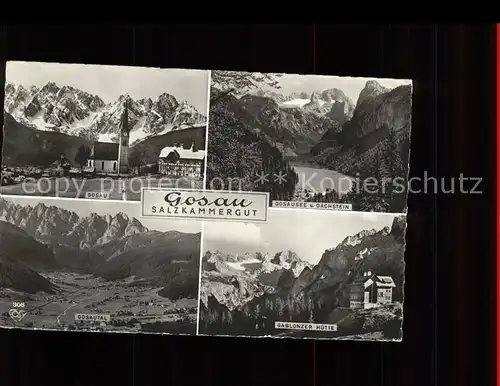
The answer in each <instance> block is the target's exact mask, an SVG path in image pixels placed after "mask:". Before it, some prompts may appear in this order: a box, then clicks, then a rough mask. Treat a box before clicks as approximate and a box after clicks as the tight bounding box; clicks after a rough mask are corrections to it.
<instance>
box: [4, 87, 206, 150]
mask: <svg viewBox="0 0 500 386" xmlns="http://www.w3.org/2000/svg"><path fill="white" fill-rule="evenodd" d="M125 103H127V105H128V109H129V112H128V119H129V126H130V128H131V130H130V141H131V143H134V142H137V141H141V140H144V139H145V138H148V137H151V136H157V135H162V134H166V133H168V132H170V131H173V130H182V129H185V128H191V127H196V126H204V125H205V124H206V117H205V116H204V115H203V114H202V113H200V112H198V111H197V110H196V108H195V107H194V106H192V105H190V104H189V103H188V102H186V101H178V100H177V99H176V98H175V97H174V96H173V95H170V94H168V93H163V94H161V95H159V96H158V97H155V98H150V97H144V98H142V99H138V100H134V99H132V97H131V96H130V95H128V94H126V95H120V96H119V97H118V98H117V100H116V101H113V102H110V103H105V102H104V101H103V100H102V99H101V98H100V97H99V96H98V95H93V94H90V93H87V92H85V91H82V90H79V89H76V88H74V87H71V86H65V85H62V86H59V85H57V84H55V83H54V82H48V83H47V84H46V85H44V86H43V87H41V88H38V87H36V86H23V85H20V84H12V83H6V85H5V104H4V110H5V112H7V113H9V114H10V115H12V116H13V117H14V118H15V120H17V121H18V122H20V123H22V124H24V125H26V126H28V127H31V128H34V129H37V130H41V131H50V132H58V133H63V134H68V135H72V136H79V137H83V138H85V139H87V140H91V141H102V142H117V141H118V135H117V134H118V130H119V126H120V125H119V123H120V119H121V117H122V112H123V109H124V106H125Z"/></svg>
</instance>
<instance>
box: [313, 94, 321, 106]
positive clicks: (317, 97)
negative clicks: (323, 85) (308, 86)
mask: <svg viewBox="0 0 500 386" xmlns="http://www.w3.org/2000/svg"><path fill="white" fill-rule="evenodd" d="M320 99H321V96H320V95H319V93H317V92H313V93H312V94H311V103H318V104H319V101H320Z"/></svg>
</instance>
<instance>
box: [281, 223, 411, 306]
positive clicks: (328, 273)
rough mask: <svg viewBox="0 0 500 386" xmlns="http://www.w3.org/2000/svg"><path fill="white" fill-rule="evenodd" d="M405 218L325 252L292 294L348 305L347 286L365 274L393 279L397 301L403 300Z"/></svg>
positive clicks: (357, 235)
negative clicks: (302, 294)
mask: <svg viewBox="0 0 500 386" xmlns="http://www.w3.org/2000/svg"><path fill="white" fill-rule="evenodd" d="M405 227H406V218H405V216H398V217H395V219H394V221H393V224H392V226H391V227H390V228H389V227H385V228H383V229H381V230H375V229H373V230H364V231H362V232H360V233H358V234H356V235H353V236H350V237H347V238H346V239H344V240H343V241H342V242H341V243H340V244H338V245H337V246H336V247H335V248H332V249H329V250H326V251H325V252H324V254H323V256H322V257H321V260H320V262H319V263H318V264H317V265H316V266H315V267H314V268H313V269H312V270H311V271H304V272H303V273H302V274H301V275H300V276H299V278H298V279H297V280H296V281H295V283H294V286H293V288H292V289H291V293H292V294H295V295H297V294H299V293H301V292H305V293H306V294H307V295H308V296H310V297H313V298H316V299H319V302H320V303H323V304H327V303H328V302H333V303H336V304H337V305H340V306H346V305H348V284H349V283H350V282H351V281H352V280H354V279H355V278H356V277H359V276H361V275H362V273H363V272H366V271H371V272H374V273H376V274H378V275H387V276H391V277H393V279H394V280H395V282H396V286H397V291H396V300H398V299H399V300H401V297H402V285H403V275H404V260H403V255H404V246H405V242H404V234H405Z"/></svg>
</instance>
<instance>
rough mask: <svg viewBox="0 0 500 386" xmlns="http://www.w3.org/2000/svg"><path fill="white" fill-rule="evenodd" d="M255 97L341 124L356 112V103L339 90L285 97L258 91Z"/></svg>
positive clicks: (279, 94) (276, 93)
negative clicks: (312, 113)
mask: <svg viewBox="0 0 500 386" xmlns="http://www.w3.org/2000/svg"><path fill="white" fill-rule="evenodd" d="M254 94H255V95H257V96H260V97H266V98H270V99H272V100H274V101H275V102H276V103H277V104H279V105H280V106H281V107H282V108H299V109H303V110H306V111H309V112H314V113H316V114H318V115H325V116H327V117H328V118H330V119H332V120H333V121H336V122H338V123H340V124H342V123H344V122H345V121H347V120H349V119H351V117H352V114H353V112H354V103H353V102H352V100H351V99H350V98H349V97H348V96H346V95H345V94H344V92H343V91H342V90H339V89H337V88H332V89H326V90H323V91H320V92H313V93H310V94H309V93H306V92H298V93H292V94H289V95H284V94H282V93H280V92H275V91H270V90H262V89H260V90H257V91H256V92H255V93H254Z"/></svg>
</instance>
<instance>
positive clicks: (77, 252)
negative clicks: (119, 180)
mask: <svg viewBox="0 0 500 386" xmlns="http://www.w3.org/2000/svg"><path fill="white" fill-rule="evenodd" d="M200 240H201V234H200V233H196V234H190V233H182V232H177V231H168V232H160V231H156V230H149V229H148V228H146V227H145V226H144V225H143V224H141V222H140V221H139V220H137V219H136V218H133V217H132V218H131V217H129V216H128V215H127V214H125V213H117V214H115V215H102V216H101V215H98V214H96V213H92V214H90V215H89V216H84V217H82V216H79V215H78V214H76V213H75V212H72V211H69V210H66V209H62V208H59V207H57V206H54V205H51V206H48V205H45V204H43V203H39V204H37V205H35V206H23V205H19V204H15V203H13V202H10V201H8V200H5V199H0V241H1V244H2V250H1V252H0V256H1V259H0V287H10V288H13V289H17V290H20V291H25V292H27V293H33V292H37V291H45V292H47V291H51V290H54V289H55V288H56V287H57V286H56V285H55V284H54V283H50V282H48V280H47V279H45V278H43V276H42V275H40V274H43V273H44V272H75V273H81V274H93V275H95V276H98V277H102V278H104V279H106V280H118V279H124V278H128V277H133V278H135V279H136V280H145V281H147V282H149V283H152V284H154V285H156V286H159V287H163V290H162V291H160V294H161V295H163V296H165V297H169V298H170V297H172V298H175V297H176V296H179V294H180V293H182V295H183V296H186V297H192V298H196V297H197V287H198V284H197V283H198V281H197V274H198V266H199V245H200ZM172 283H175V286H173V287H172Z"/></svg>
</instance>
